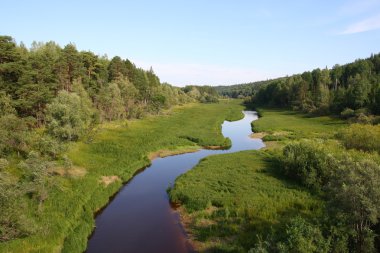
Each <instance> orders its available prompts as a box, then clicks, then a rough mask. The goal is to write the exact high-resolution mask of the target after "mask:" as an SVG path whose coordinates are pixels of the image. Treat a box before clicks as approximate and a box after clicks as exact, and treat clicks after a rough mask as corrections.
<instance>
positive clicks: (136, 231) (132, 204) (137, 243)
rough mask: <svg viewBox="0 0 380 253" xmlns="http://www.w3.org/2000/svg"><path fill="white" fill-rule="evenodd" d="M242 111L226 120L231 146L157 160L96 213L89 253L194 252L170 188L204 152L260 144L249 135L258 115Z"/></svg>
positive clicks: (247, 147) (248, 147)
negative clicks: (239, 117) (174, 207)
mask: <svg viewBox="0 0 380 253" xmlns="http://www.w3.org/2000/svg"><path fill="white" fill-rule="evenodd" d="M244 114H245V117H244V119H242V120H239V121H234V122H227V121H225V122H224V123H223V125H222V133H223V135H224V136H225V137H228V138H229V139H230V140H231V144H232V146H231V148H230V149H225V150H223V149H216V150H206V149H202V150H200V151H198V152H193V153H187V154H182V155H175V156H169V157H166V158H157V159H155V160H153V162H152V164H151V165H150V166H149V167H148V168H146V169H145V170H144V171H142V172H141V173H139V174H138V175H136V176H135V177H134V178H133V180H131V181H130V182H129V183H128V184H127V185H125V186H124V187H123V189H122V190H121V191H120V192H119V193H118V194H117V195H116V196H115V198H114V199H113V200H112V202H111V203H109V204H108V206H107V207H106V208H105V209H104V210H103V211H102V213H100V214H99V215H98V216H97V218H96V230H95V232H94V234H93V235H92V237H91V238H90V240H89V244H88V248H87V252H89V253H94V252H104V251H106V250H108V251H112V252H177V253H178V252H191V251H192V250H191V247H189V245H188V240H187V235H186V233H184V231H183V228H182V226H181V225H180V220H179V217H178V215H177V214H176V213H173V210H172V208H171V205H170V203H169V201H168V196H167V192H166V190H167V187H168V186H169V185H171V184H173V182H174V180H175V179H176V178H177V177H178V175H180V174H183V173H185V172H186V171H188V170H190V169H191V168H193V167H194V165H196V164H197V163H198V162H199V160H201V159H204V157H206V156H209V155H213V154H221V153H230V152H236V151H238V150H244V149H257V148H261V147H262V146H263V144H262V142H261V141H260V140H256V141H254V140H250V139H249V137H248V135H249V133H250V122H251V121H252V120H255V119H257V116H256V114H254V113H251V112H244ZM146 241H149V244H147V243H146Z"/></svg>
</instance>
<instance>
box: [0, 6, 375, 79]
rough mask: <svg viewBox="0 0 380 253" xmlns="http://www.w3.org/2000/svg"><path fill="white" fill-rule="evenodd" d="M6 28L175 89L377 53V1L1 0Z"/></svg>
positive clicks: (2, 29)
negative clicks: (115, 61)
mask: <svg viewBox="0 0 380 253" xmlns="http://www.w3.org/2000/svg"><path fill="white" fill-rule="evenodd" d="M0 7H1V15H0V34H2V35H10V36H12V37H13V38H15V40H16V41H17V42H18V43H20V42H23V43H24V44H25V45H26V46H28V47H29V46H30V45H31V43H32V42H33V41H42V42H47V41H51V40H52V41H55V42H57V43H58V44H60V45H61V46H64V45H66V44H68V43H74V44H75V45H76V46H77V48H78V50H86V51H87V50H89V51H92V52H94V53H96V54H99V55H104V54H106V55H107V56H108V57H109V58H112V57H114V56H116V55H118V56H120V57H122V58H123V59H129V60H131V61H132V62H134V63H135V64H136V65H137V66H139V67H142V68H145V69H148V68H150V67H153V69H154V71H155V73H156V74H157V75H158V76H159V77H160V79H161V81H162V82H169V83H171V84H173V85H176V86H184V85H189V84H197V85H230V84H236V83H246V82H252V81H259V80H266V79H271V78H276V77H280V76H286V75H292V74H296V73H302V72H304V71H309V70H312V69H314V68H325V67H326V66H327V67H328V68H331V67H332V66H334V65H335V64H345V63H349V62H352V61H354V60H356V59H358V58H366V57H369V56H370V55H371V53H379V52H380V0H346V1H343V0H330V1H327V0H288V1H283V0H261V1H259V0H187V1H185V0H161V1H159V0H134V1H132V0H103V1H101V0H64V1H63V0H55V1H52V0H50V1H47V0H33V1H31V0H0Z"/></svg>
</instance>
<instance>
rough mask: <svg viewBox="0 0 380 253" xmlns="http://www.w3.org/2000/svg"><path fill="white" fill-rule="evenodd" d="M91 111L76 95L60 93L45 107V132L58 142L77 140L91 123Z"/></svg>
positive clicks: (65, 92)
mask: <svg viewBox="0 0 380 253" xmlns="http://www.w3.org/2000/svg"><path fill="white" fill-rule="evenodd" d="M91 116H92V115H91V109H90V108H89V107H88V106H87V105H86V103H82V100H81V98H80V97H79V96H78V95H77V94H76V93H69V92H67V91H61V92H59V94H58V97H56V98H55V99H54V100H53V102H52V103H51V104H48V105H47V112H46V121H47V131H48V133H49V134H50V135H51V136H54V137H56V138H58V139H60V140H69V141H71V140H77V139H78V138H79V137H80V136H81V135H82V134H83V133H84V131H85V129H86V128H87V127H89V125H90V123H91Z"/></svg>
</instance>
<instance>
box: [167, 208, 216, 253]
mask: <svg viewBox="0 0 380 253" xmlns="http://www.w3.org/2000/svg"><path fill="white" fill-rule="evenodd" d="M175 210H176V212H178V213H179V217H180V221H181V224H182V226H183V228H184V230H185V231H186V234H187V241H188V243H189V244H190V245H191V247H192V248H193V249H194V250H195V252H203V251H205V250H206V249H207V247H208V245H207V244H205V243H204V242H201V241H199V240H197V238H196V236H195V235H194V232H193V230H192V229H193V228H194V227H195V226H196V227H208V226H212V225H215V221H213V220H210V219H207V218H202V219H196V218H195V217H196V213H193V214H189V213H188V212H186V210H185V208H184V207H182V206H180V205H178V206H176V209H175ZM216 210H218V208H217V207H215V206H210V207H208V208H207V209H205V210H203V211H202V212H205V213H206V214H207V215H211V214H212V213H213V212H215V211H216Z"/></svg>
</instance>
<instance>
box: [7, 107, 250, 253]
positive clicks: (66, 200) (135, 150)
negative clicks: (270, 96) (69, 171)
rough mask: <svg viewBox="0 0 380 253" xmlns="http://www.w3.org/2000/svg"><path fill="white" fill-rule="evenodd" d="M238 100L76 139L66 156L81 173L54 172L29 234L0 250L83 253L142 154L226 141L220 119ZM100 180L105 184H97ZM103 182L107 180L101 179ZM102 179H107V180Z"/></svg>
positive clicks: (236, 111)
mask: <svg viewBox="0 0 380 253" xmlns="http://www.w3.org/2000/svg"><path fill="white" fill-rule="evenodd" d="M240 102H241V101H236V100H234V101H221V102H220V103H218V104H192V105H185V106H179V107H176V108H174V109H172V110H171V111H170V112H168V113H167V114H166V115H158V116H151V117H148V118H145V119H142V120H134V121H127V122H125V123H120V122H119V123H118V124H117V126H114V125H113V124H108V125H107V126H104V127H103V128H101V129H100V130H99V131H98V133H97V134H96V135H95V136H94V137H93V141H92V142H91V143H76V144H75V145H74V146H72V147H71V149H70V151H69V153H68V156H69V158H70V159H71V160H72V161H73V163H74V165H73V166H75V167H77V168H83V170H85V171H86V172H85V173H82V174H81V175H80V176H78V177H71V176H66V175H55V176H54V180H55V182H56V183H55V186H54V187H53V188H52V189H51V190H50V194H49V197H48V198H47V199H46V201H45V202H44V205H43V208H41V209H40V210H39V212H36V213H34V211H33V210H32V209H25V212H26V213H28V215H31V216H35V217H38V218H37V221H38V230H37V231H36V232H35V233H34V234H33V235H31V236H28V237H25V238H22V239H19V240H14V241H9V242H5V243H1V244H0V252H36V251H37V252H42V253H44V252H46V253H48V252H49V253H50V252H70V253H71V252H83V251H84V250H85V248H86V245H87V237H88V236H89V235H90V234H91V231H92V230H93V227H94V217H93V214H94V212H95V211H97V210H100V209H101V207H103V206H104V205H105V204H106V203H108V201H109V198H110V196H113V195H114V194H115V193H116V192H117V191H118V190H119V189H120V188H121V186H122V185H123V182H127V181H128V180H129V179H130V178H132V176H133V175H134V173H135V172H136V171H138V170H139V169H141V168H143V167H146V166H147V165H149V164H150V163H151V162H150V160H149V158H148V154H149V153H152V152H156V151H157V150H162V149H165V150H175V149H176V148H177V147H185V146H194V147H196V146H207V145H221V146H223V145H228V143H229V142H228V140H227V139H225V138H224V137H223V136H222V134H221V123H222V122H223V121H224V120H225V119H228V120H233V119H239V118H241V117H242V114H241V110H242V108H243V107H242V106H241V105H240ZM104 177H105V178H106V179H110V178H115V177H117V178H119V179H120V180H111V181H112V182H111V183H109V184H105V183H103V182H104V180H102V179H104ZM106 181H107V180H106ZM107 182H108V181H107Z"/></svg>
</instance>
